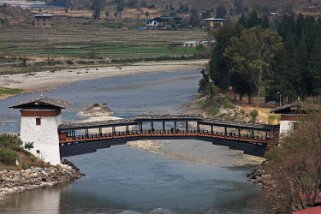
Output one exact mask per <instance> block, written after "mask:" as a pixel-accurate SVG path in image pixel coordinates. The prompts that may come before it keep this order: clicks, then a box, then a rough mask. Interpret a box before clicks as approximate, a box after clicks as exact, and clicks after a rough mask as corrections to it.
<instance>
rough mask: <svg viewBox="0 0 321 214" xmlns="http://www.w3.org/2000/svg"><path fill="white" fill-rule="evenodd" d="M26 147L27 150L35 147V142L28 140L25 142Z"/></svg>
mask: <svg viewBox="0 0 321 214" xmlns="http://www.w3.org/2000/svg"><path fill="white" fill-rule="evenodd" d="M24 147H25V149H27V150H30V149H33V148H34V147H33V142H27V143H25V146H24Z"/></svg>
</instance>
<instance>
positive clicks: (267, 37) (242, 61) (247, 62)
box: [225, 26, 283, 105]
mask: <svg viewBox="0 0 321 214" xmlns="http://www.w3.org/2000/svg"><path fill="white" fill-rule="evenodd" d="M282 47H283V42H282V38H281V37H280V35H279V34H278V33H277V32H275V31H273V30H271V29H263V28H262V27H261V26H257V27H253V28H251V29H244V30H243V31H242V32H241V35H240V37H233V38H232V39H231V43H230V44H229V45H228V47H227V48H226V50H225V55H226V56H227V57H229V58H230V59H231V61H232V63H233V66H232V70H233V72H239V73H241V74H244V75H249V76H250V77H251V79H250V81H251V82H252V83H253V84H254V86H255V89H256V91H257V105H259V98H260V92H261V87H262V86H263V85H262V84H263V81H264V78H265V77H266V76H267V74H268V73H269V71H270V64H271V62H272V60H273V58H274V57H275V55H276V54H277V53H278V51H279V50H280V49H281V48H282Z"/></svg>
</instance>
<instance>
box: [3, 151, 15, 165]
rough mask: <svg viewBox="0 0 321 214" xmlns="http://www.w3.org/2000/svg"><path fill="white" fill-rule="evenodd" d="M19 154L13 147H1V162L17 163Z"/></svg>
mask: <svg viewBox="0 0 321 214" xmlns="http://www.w3.org/2000/svg"><path fill="white" fill-rule="evenodd" d="M17 157H18V155H17V153H16V152H15V151H13V150H12V149H7V148H3V149H0V162H2V163H4V164H8V165H15V164H16V159H17Z"/></svg>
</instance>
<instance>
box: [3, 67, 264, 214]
mask: <svg viewBox="0 0 321 214" xmlns="http://www.w3.org/2000/svg"><path fill="white" fill-rule="evenodd" d="M200 78H201V75H200V74H199V73H197V72H195V71H178V72H169V73H154V74H142V75H135V76H124V77H112V78H103V79H97V80H87V81H81V82H76V83H73V84H70V85H67V86H62V87H58V88H57V89H54V90H51V91H48V92H46V93H45V95H46V96H49V97H54V98H57V99H64V100H67V101H68V102H69V103H70V104H71V105H70V107H69V108H68V109H66V110H65V111H64V113H63V119H64V120H77V119H79V118H78V116H77V112H79V111H80V110H81V109H82V108H84V107H86V106H88V105H90V104H92V103H94V102H98V103H107V105H108V106H109V108H110V109H111V110H112V111H113V112H114V113H115V116H120V117H130V116H134V115H139V114H145V113H182V112H183V108H182V106H183V105H184V104H186V103H188V102H191V101H192V100H193V99H194V98H195V96H196V93H197V88H198V81H199V79H200ZM38 96H39V94H24V95H19V96H15V97H11V98H9V99H7V100H3V101H1V102H0V109H1V112H0V124H2V125H1V126H0V132H17V131H18V130H19V112H18V111H17V110H12V109H8V106H10V105H13V104H16V103H18V102H21V101H23V100H26V99H31V98H35V97H38ZM159 144H160V145H161V147H162V150H161V151H162V152H161V153H157V152H148V151H145V150H140V149H136V148H133V147H130V146H128V145H123V146H115V147H111V148H109V149H104V150H100V151H98V152H96V153H92V154H86V155H81V156H75V157H71V158H69V160H71V161H72V162H73V163H75V164H76V165H77V166H78V167H79V168H80V169H81V171H82V172H83V173H85V174H86V176H84V177H82V178H81V179H79V180H77V181H75V182H74V183H72V184H64V185H57V186H54V187H45V188H40V189H36V190H31V191H26V192H23V193H21V194H16V195H12V196H10V197H9V198H8V199H7V200H5V201H1V202H0V207H1V208H0V212H1V213H27V214H29V213H50V214H51V213H53V214H58V213H60V214H68V213H121V214H136V213H144V214H162V213H164V214H172V213H173V214H174V213H175V214H181V213H187V214H189V213H191V214H192V213H193V214H194V213H200V214H210V213H228V214H229V213H231V214H232V213H233V214H234V213H249V205H248V202H249V201H250V200H252V199H254V198H255V197H257V196H258V194H259V190H258V189H257V188H256V187H255V186H254V185H253V184H251V183H249V182H248V181H247V179H246V174H247V173H249V172H250V170H251V168H250V167H245V166H244V167H236V166H235V163H237V162H238V161H242V158H243V157H242V156H241V155H240V153H239V152H236V151H232V150H229V149H228V148H226V147H221V146H213V145H212V144H210V143H208V142H201V141H195V140H187V141H168V140H167V141H159Z"/></svg>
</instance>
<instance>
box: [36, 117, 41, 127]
mask: <svg viewBox="0 0 321 214" xmlns="http://www.w3.org/2000/svg"><path fill="white" fill-rule="evenodd" d="M36 125H37V126H40V125H41V118H36Z"/></svg>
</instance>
